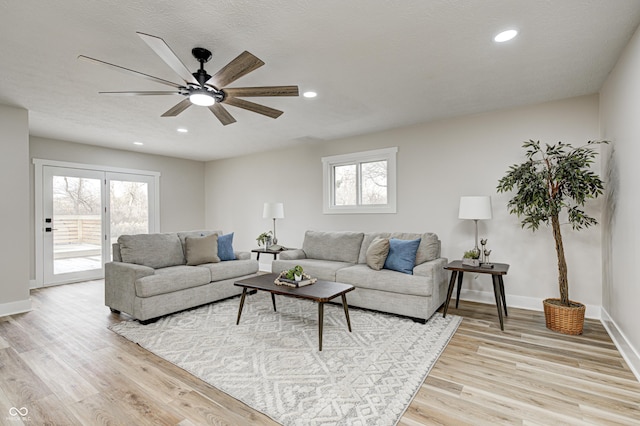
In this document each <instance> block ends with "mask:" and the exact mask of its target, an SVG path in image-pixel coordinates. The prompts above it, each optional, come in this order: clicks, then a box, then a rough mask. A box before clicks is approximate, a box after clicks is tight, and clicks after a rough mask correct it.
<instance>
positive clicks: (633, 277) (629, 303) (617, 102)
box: [600, 30, 640, 378]
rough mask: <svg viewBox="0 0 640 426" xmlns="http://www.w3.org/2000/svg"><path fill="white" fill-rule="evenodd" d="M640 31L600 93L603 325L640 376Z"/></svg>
mask: <svg viewBox="0 0 640 426" xmlns="http://www.w3.org/2000/svg"><path fill="white" fill-rule="evenodd" d="M638 75H640V30H638V31H636V34H635V35H634V36H633V38H632V39H631V41H630V42H629V44H628V45H627V47H626V48H625V51H624V52H623V54H622V55H621V56H620V59H619V60H618V63H617V64H616V66H615V68H614V69H613V71H612V72H611V73H610V74H609V77H608V78H607V80H606V82H605V84H604V86H603V88H602V90H601V92H600V117H601V132H602V138H603V139H607V140H610V141H611V144H610V145H609V146H607V147H606V152H605V154H604V155H603V156H604V157H605V158H604V162H603V176H604V177H605V179H606V181H607V192H606V200H607V202H606V208H605V210H604V211H603V219H602V223H603V239H602V247H603V286H602V299H603V303H602V307H603V323H604V324H605V326H606V327H607V329H608V331H609V334H610V335H611V336H612V338H613V339H614V340H615V341H616V344H617V346H618V348H619V349H620V352H621V353H622V354H623V356H624V357H625V359H626V360H627V363H628V364H629V365H630V367H631V368H632V369H633V370H634V372H635V374H636V377H638V378H640V322H639V321H638V306H639V305H638V304H639V302H640V285H639V284H638V276H637V272H636V270H635V269H636V265H637V263H636V262H637V261H638V260H637V259H638V254H639V253H640V231H639V227H638V211H640V197H639V191H638V186H637V184H638V182H640V167H638V159H640V143H639V141H640V120H639V119H638V112H639V111H640V79H639V78H638Z"/></svg>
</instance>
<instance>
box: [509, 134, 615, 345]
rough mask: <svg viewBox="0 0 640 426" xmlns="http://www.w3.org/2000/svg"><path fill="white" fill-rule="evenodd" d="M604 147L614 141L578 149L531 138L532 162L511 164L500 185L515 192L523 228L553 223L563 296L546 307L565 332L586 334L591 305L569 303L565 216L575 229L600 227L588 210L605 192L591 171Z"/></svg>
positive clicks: (513, 209) (512, 207) (512, 208)
mask: <svg viewBox="0 0 640 426" xmlns="http://www.w3.org/2000/svg"><path fill="white" fill-rule="evenodd" d="M600 143H608V142H607V141H589V142H588V143H587V144H586V145H583V146H580V147H577V148H574V147H573V146H571V145H570V144H566V143H563V142H558V143H557V144H555V145H549V144H547V145H546V146H545V147H541V146H540V141H537V142H535V141H533V140H530V141H528V142H525V143H524V144H523V145H522V147H523V148H524V149H525V150H526V153H525V157H526V161H525V162H524V163H522V164H516V165H513V166H511V167H510V168H509V170H508V171H507V174H506V175H505V176H504V177H503V178H502V179H500V181H499V182H498V188H497V190H498V192H510V191H514V194H513V198H511V200H509V203H508V204H507V208H508V210H509V213H512V214H516V215H518V217H519V218H521V225H522V227H523V228H525V227H526V228H529V229H531V230H532V231H536V230H537V229H538V227H539V226H540V224H545V225H551V229H552V231H553V238H554V240H555V248H556V255H557V258H558V286H559V290H560V298H559V299H554V298H549V299H545V300H544V301H543V307H544V314H545V321H546V325H547V328H549V329H550V330H553V331H558V332H560V333H564V334H582V330H583V325H584V312H585V305H584V304H582V303H579V302H574V301H572V300H570V299H569V283H568V280H567V262H566V260H565V256H564V246H563V243H562V234H561V232H560V213H561V212H563V211H564V212H565V214H566V218H567V221H568V223H570V224H571V227H572V228H573V229H574V230H580V229H583V228H588V227H589V226H592V225H595V224H597V223H598V222H597V220H596V219H595V218H593V217H591V216H589V215H587V214H586V213H585V211H584V210H583V209H582V207H583V206H584V205H585V203H586V202H587V200H589V199H592V198H596V197H597V196H598V195H600V194H602V192H603V190H604V184H603V182H602V180H600V178H599V177H598V175H596V174H595V173H594V172H593V171H592V170H591V165H592V163H593V159H594V158H595V156H596V152H595V145H596V144H600Z"/></svg>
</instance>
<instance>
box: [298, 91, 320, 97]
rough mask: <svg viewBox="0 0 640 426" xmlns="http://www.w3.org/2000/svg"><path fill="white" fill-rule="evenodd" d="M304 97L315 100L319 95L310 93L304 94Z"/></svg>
mask: <svg viewBox="0 0 640 426" xmlns="http://www.w3.org/2000/svg"><path fill="white" fill-rule="evenodd" d="M302 96H304V97H305V98H315V97H316V96H318V94H317V93H316V92H312V91H308V92H304V93H303V94H302Z"/></svg>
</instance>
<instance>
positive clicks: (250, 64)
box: [205, 50, 264, 89]
mask: <svg viewBox="0 0 640 426" xmlns="http://www.w3.org/2000/svg"><path fill="white" fill-rule="evenodd" d="M263 65H264V62H262V61H261V60H260V59H258V58H257V57H255V56H253V55H252V54H251V53H249V52H247V51H246V50H245V51H244V52H242V53H241V54H239V55H238V56H237V57H236V58H235V59H233V60H232V61H231V62H229V63H228V64H227V65H225V66H224V67H222V69H221V70H220V71H218V72H217V73H215V75H214V76H213V77H211V78H210V79H209V80H208V81H207V82H206V83H205V84H211V85H213V86H215V87H216V88H218V89H220V88H223V87H225V86H226V85H227V84H230V83H233V82H234V81H236V80H237V79H239V78H240V77H242V76H243V75H246V74H249V73H250V72H251V71H254V70H256V69H258V68H260V67H261V66H263Z"/></svg>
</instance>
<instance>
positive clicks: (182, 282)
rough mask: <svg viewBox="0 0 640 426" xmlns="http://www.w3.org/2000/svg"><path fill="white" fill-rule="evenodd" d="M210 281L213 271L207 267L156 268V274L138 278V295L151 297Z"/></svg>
mask: <svg viewBox="0 0 640 426" xmlns="http://www.w3.org/2000/svg"><path fill="white" fill-rule="evenodd" d="M176 239H177V237H176ZM178 242H179V241H178ZM210 281H211V273H210V272H209V270H208V269H206V268H199V267H197V266H186V265H180V266H171V267H168V268H161V269H156V271H155V274H154V275H150V276H147V277H142V278H138V279H137V280H136V281H135V288H136V296H138V297H151V296H156V295H158V294H165V293H173V292H174V291H178V290H184V289H185V288H191V287H198V286H201V285H204V284H208V283H209V282H210Z"/></svg>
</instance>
